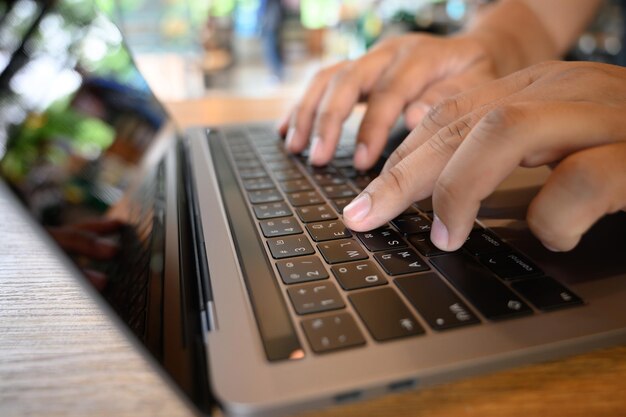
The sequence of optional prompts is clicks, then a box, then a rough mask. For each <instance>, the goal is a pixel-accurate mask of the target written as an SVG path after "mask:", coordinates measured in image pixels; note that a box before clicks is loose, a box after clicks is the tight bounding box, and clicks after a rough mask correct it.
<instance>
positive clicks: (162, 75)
mask: <svg viewBox="0 0 626 417" xmlns="http://www.w3.org/2000/svg"><path fill="white" fill-rule="evenodd" d="M488 2H489V0H447V1H445V0H359V1H357V0H97V3H98V5H99V6H100V8H101V9H102V10H104V11H105V12H106V13H107V14H108V15H109V16H110V17H112V18H113V20H114V21H115V22H116V23H117V24H118V26H119V27H120V28H121V30H122V32H123V33H124V34H125V36H126V39H127V42H128V43H129V45H130V47H131V50H132V51H133V54H134V56H135V59H136V60H137V62H138V64H139V67H140V70H141V71H142V73H143V74H144V75H145V76H146V78H147V80H148V82H149V84H150V85H151V86H153V88H154V89H155V90H156V93H157V95H158V96H159V97H160V98H161V99H165V100H180V99H185V98H194V97H200V96H205V95H207V94H236V95H247V96H268V95H285V94H286V95H294V94H297V93H298V92H299V91H301V90H302V89H303V88H304V87H305V86H306V82H307V80H308V79H309V78H310V77H311V76H312V74H314V73H315V71H316V70H317V69H319V68H320V67H321V66H324V65H328V64H330V63H332V62H336V61H338V60H341V59H346V58H355V57H358V56H359V55H361V54H363V53H364V52H365V51H366V50H367V49H368V48H369V47H370V46H371V45H372V44H374V43H375V42H376V41H377V40H379V39H381V38H384V37H386V36H391V35H394V34H400V33H406V32H414V31H425V32H431V33H438V34H445V33H450V32H453V31H455V30H457V29H458V28H459V27H461V26H462V25H463V24H464V23H465V22H466V21H467V20H468V19H470V18H471V17H472V15H473V14H474V13H476V11H477V10H478V9H479V8H480V7H482V6H483V5H485V4H486V3H488ZM619 3H620V1H619V0H606V1H605V5H604V7H603V8H602V10H601V12H600V13H599V15H598V17H597V19H596V21H595V22H594V24H593V25H592V26H591V27H590V28H589V30H588V31H587V33H585V34H584V35H583V36H581V38H580V40H579V41H578V43H577V45H576V47H575V48H574V49H573V50H572V51H571V53H570V57H571V58H575V59H593V60H599V61H605V62H614V63H617V62H621V63H622V64H624V61H625V60H624V56H625V55H626V54H625V53H624V52H625V51H624V47H623V45H622V42H623V34H624V15H623V13H624V12H623V10H622V9H621V8H620V7H619Z"/></svg>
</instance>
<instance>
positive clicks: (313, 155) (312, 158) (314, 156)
mask: <svg viewBox="0 0 626 417" xmlns="http://www.w3.org/2000/svg"><path fill="white" fill-rule="evenodd" d="M321 142H322V140H321V139H320V137H319V136H313V139H312V140H311V148H310V149H309V164H311V165H317V164H318V162H319V152H320V151H319V148H320V145H321Z"/></svg>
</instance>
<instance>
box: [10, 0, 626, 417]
mask: <svg viewBox="0 0 626 417" xmlns="http://www.w3.org/2000/svg"><path fill="white" fill-rule="evenodd" d="M93 7H94V6H93V5H92V2H91V1H81V0H72V1H69V0H59V1H56V2H48V1H46V2H44V1H42V2H34V1H29V0H17V1H15V2H7V3H3V5H2V6H0V51H1V54H0V56H1V59H0V144H1V146H0V149H1V150H0V172H1V175H2V178H3V181H2V182H0V184H1V185H0V191H1V192H2V194H3V196H4V197H5V198H7V199H10V200H11V201H13V202H15V206H16V207H18V208H20V211H21V213H22V214H23V217H24V218H25V219H26V220H28V221H29V222H30V223H31V224H32V225H33V227H34V228H35V229H36V230H37V231H38V233H39V235H40V238H41V239H42V240H44V241H46V242H47V244H49V245H50V247H52V248H54V250H55V251H56V252H55V253H57V254H58V256H59V259H60V260H61V261H62V262H63V264H64V267H65V268H67V271H68V273H69V274H73V275H74V276H76V278H77V280H79V281H80V282H82V283H84V284H85V288H86V292H87V293H88V294H90V295H92V296H93V297H94V298H96V299H98V300H99V301H100V305H101V306H102V310H103V313H104V314H108V315H110V316H111V319H112V320H113V321H114V322H116V323H117V324H118V325H119V328H120V331H122V332H123V333H125V334H126V335H128V337H129V338H132V339H133V340H135V341H139V342H141V343H140V344H137V349H138V350H140V351H141V352H142V353H143V354H145V355H147V356H149V357H151V358H152V362H153V363H154V364H155V366H158V367H159V368H162V369H164V370H165V371H166V374H167V378H168V379H169V380H170V381H173V382H174V383H175V385H176V386H177V387H179V388H180V390H181V391H182V392H184V393H185V394H186V395H187V396H188V397H189V398H190V399H191V400H192V401H193V402H194V404H196V406H197V407H198V410H200V411H201V412H203V413H205V414H207V415H209V414H212V413H213V412H215V411H216V410H221V412H223V413H225V414H227V415H234V416H277V415H292V414H295V413H298V412H301V411H304V410H310V409H314V408H319V407H326V406H332V405H336V404H342V403H346V402H351V401H356V400H362V399H367V398H372V397H375V396H378V395H383V394H386V393H392V392H398V391H402V390H408V389H421V388H423V387H428V386H432V385H435V384H440V383H444V382H446V381H451V380H453V379H456V378H463V377H468V376H471V375H475V374H479V373H484V372H491V371H494V370H498V369H503V368H507V367H511V366H516V365H520V364H525V363H530V362H536V361H543V360H548V359H554V358H559V357H562V356H564V355H571V354H575V353H579V352H583V351H587V350H589V349H593V348H598V347H604V346H608V345H612V344H618V343H624V341H626V302H624V301H625V300H626V265H625V264H624V254H625V253H626V233H624V230H626V216H625V215H624V213H618V214H615V215H611V216H607V217H605V218H604V219H602V220H601V221H599V222H598V224H596V225H595V227H594V228H593V229H592V230H591V231H590V232H589V233H588V234H587V235H586V236H585V237H584V239H583V241H582V242H581V243H580V245H579V246H578V247H577V248H576V249H575V250H574V251H572V252H569V253H560V254H555V253H551V252H549V251H547V250H545V249H543V248H542V246H541V245H540V244H539V243H538V242H537V240H536V239H534V238H533V237H532V235H531V234H530V233H529V232H528V228H527V227H526V225H525V223H524V221H523V214H524V207H525V204H527V202H528V199H529V196H532V195H533V193H534V192H536V189H537V188H536V186H537V184H539V183H540V181H541V180H542V179H544V177H545V174H546V172H545V170H544V171H542V170H523V171H519V172H517V173H516V174H515V175H514V176H512V177H511V178H510V179H508V180H507V182H506V183H505V184H504V185H503V187H502V188H501V189H500V190H498V191H497V192H496V193H494V195H493V196H492V197H490V198H489V199H488V200H486V201H485V204H484V206H483V209H482V210H481V214H482V215H484V217H481V218H480V219H479V220H477V222H476V225H475V227H474V230H473V231H472V233H471V234H470V237H469V239H468V241H467V242H466V244H465V245H464V247H463V248H462V249H460V250H459V251H457V252H454V253H443V252H441V251H439V250H438V249H437V248H436V247H434V246H433V245H432V243H431V242H430V241H429V238H428V232H429V228H430V223H431V216H432V211H431V210H432V207H430V205H429V202H428V201H421V202H416V203H415V204H414V205H412V206H411V207H407V210H406V211H405V212H404V213H403V214H402V215H400V216H399V217H398V218H396V219H394V220H393V221H391V222H390V223H389V224H388V225H386V226H384V227H381V228H380V229H377V230H374V231H370V232H366V233H356V232H353V231H350V230H348V229H346V228H345V227H344V225H343V223H342V220H341V212H342V209H343V207H344V206H345V205H346V204H347V203H348V202H349V201H350V200H351V199H352V198H353V197H354V196H356V195H357V193H358V192H359V191H360V190H361V189H362V188H364V187H365V186H366V185H367V184H368V183H369V182H370V181H371V180H372V179H373V178H374V177H375V176H376V175H377V170H376V169H374V170H372V171H370V172H358V171H355V170H354V168H353V167H352V166H351V152H352V143H351V141H353V140H354V138H353V137H352V136H351V135H350V134H349V133H347V134H346V135H345V138H344V140H343V142H342V144H341V145H340V147H339V148H338V150H337V153H336V155H335V158H334V160H333V161H332V163H331V164H329V165H328V166H326V167H318V168H316V167H311V166H308V165H306V163H305V160H306V159H305V157H304V156H302V155H300V156H291V155H287V154H286V153H285V152H284V150H283V145H282V142H281V139H280V138H279V137H278V136H277V134H276V133H275V132H274V131H273V129H272V128H271V124H270V123H254V124H237V125H228V126H206V127H199V128H193V129H189V130H187V131H184V132H182V131H180V130H177V129H176V128H175V127H174V125H173V124H172V122H171V121H170V119H169V117H168V116H167V114H166V113H165V111H164V110H163V107H162V106H161V105H160V104H159V103H158V101H157V100H156V99H155V98H154V96H153V94H152V93H151V91H150V89H149V88H148V86H147V84H146V83H145V82H144V80H143V79H142V77H141V75H140V74H139V73H138V71H137V69H136V67H135V65H134V63H133V61H132V58H131V55H130V54H129V52H128V50H127V48H126V46H125V45H124V42H123V38H122V35H121V34H120V32H119V31H118V29H117V28H116V27H115V26H114V25H113V24H112V23H111V22H110V21H109V20H108V19H107V18H106V17H104V16H103V15H102V14H100V13H98V11H97V10H94V8H93ZM392 142H393V141H390V143H392Z"/></svg>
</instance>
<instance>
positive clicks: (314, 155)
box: [308, 135, 334, 166]
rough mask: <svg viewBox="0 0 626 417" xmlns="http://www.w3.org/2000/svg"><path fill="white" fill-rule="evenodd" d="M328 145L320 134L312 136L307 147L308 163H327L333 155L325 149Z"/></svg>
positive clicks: (315, 164)
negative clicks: (308, 147) (309, 145)
mask: <svg viewBox="0 0 626 417" xmlns="http://www.w3.org/2000/svg"><path fill="white" fill-rule="evenodd" d="M328 146H329V145H328V143H327V141H326V140H323V139H322V138H321V136H319V135H315V136H313V139H311V147H310V149H309V160H308V162H309V164H311V165H314V166H324V165H326V164H328V163H329V162H330V160H331V158H332V155H333V154H332V151H329V149H326V148H327V147H328ZM333 150H334V149H333Z"/></svg>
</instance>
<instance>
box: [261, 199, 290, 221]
mask: <svg viewBox="0 0 626 417" xmlns="http://www.w3.org/2000/svg"><path fill="white" fill-rule="evenodd" d="M253 209H254V215H255V216H256V218H257V219H259V220H263V219H273V218H275V217H283V216H291V215H292V214H293V213H292V212H291V209H290V208H289V207H288V206H287V204H286V203H285V202H284V201H280V202H278V203H270V204H257V205H255V206H253Z"/></svg>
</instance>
